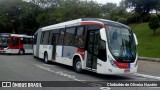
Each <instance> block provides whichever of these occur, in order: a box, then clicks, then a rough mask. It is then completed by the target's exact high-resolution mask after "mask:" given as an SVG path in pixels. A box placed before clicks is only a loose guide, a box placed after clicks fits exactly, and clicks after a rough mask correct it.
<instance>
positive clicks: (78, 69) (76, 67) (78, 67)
mask: <svg viewBox="0 0 160 90" xmlns="http://www.w3.org/2000/svg"><path fill="white" fill-rule="evenodd" d="M73 68H74V71H75V72H77V73H82V71H83V70H82V63H81V60H80V58H76V60H75V62H74V65H73Z"/></svg>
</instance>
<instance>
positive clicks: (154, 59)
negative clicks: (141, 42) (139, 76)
mask: <svg viewBox="0 0 160 90" xmlns="http://www.w3.org/2000/svg"><path fill="white" fill-rule="evenodd" d="M138 60H145V61H155V62H160V58H149V57H138Z"/></svg>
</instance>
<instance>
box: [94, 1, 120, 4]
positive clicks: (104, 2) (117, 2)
mask: <svg viewBox="0 0 160 90" xmlns="http://www.w3.org/2000/svg"><path fill="white" fill-rule="evenodd" d="M94 1H97V2H98V3H102V4H106V3H108V2H111V3H116V4H119V2H120V1H121V0H94Z"/></svg>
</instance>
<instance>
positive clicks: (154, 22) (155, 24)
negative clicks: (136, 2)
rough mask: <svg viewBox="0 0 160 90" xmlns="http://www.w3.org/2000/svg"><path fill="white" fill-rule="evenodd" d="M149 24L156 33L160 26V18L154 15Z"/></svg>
mask: <svg viewBox="0 0 160 90" xmlns="http://www.w3.org/2000/svg"><path fill="white" fill-rule="evenodd" d="M148 25H149V27H150V28H151V29H152V30H153V32H154V34H155V31H156V30H157V29H158V28H159V18H158V17H157V16H156V15H154V16H152V17H151V19H150V21H149V24H148Z"/></svg>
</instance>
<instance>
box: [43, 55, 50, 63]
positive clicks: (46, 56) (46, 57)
mask: <svg viewBox="0 0 160 90" xmlns="http://www.w3.org/2000/svg"><path fill="white" fill-rule="evenodd" d="M44 61H45V63H47V64H48V63H49V61H48V54H47V53H45V54H44Z"/></svg>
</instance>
